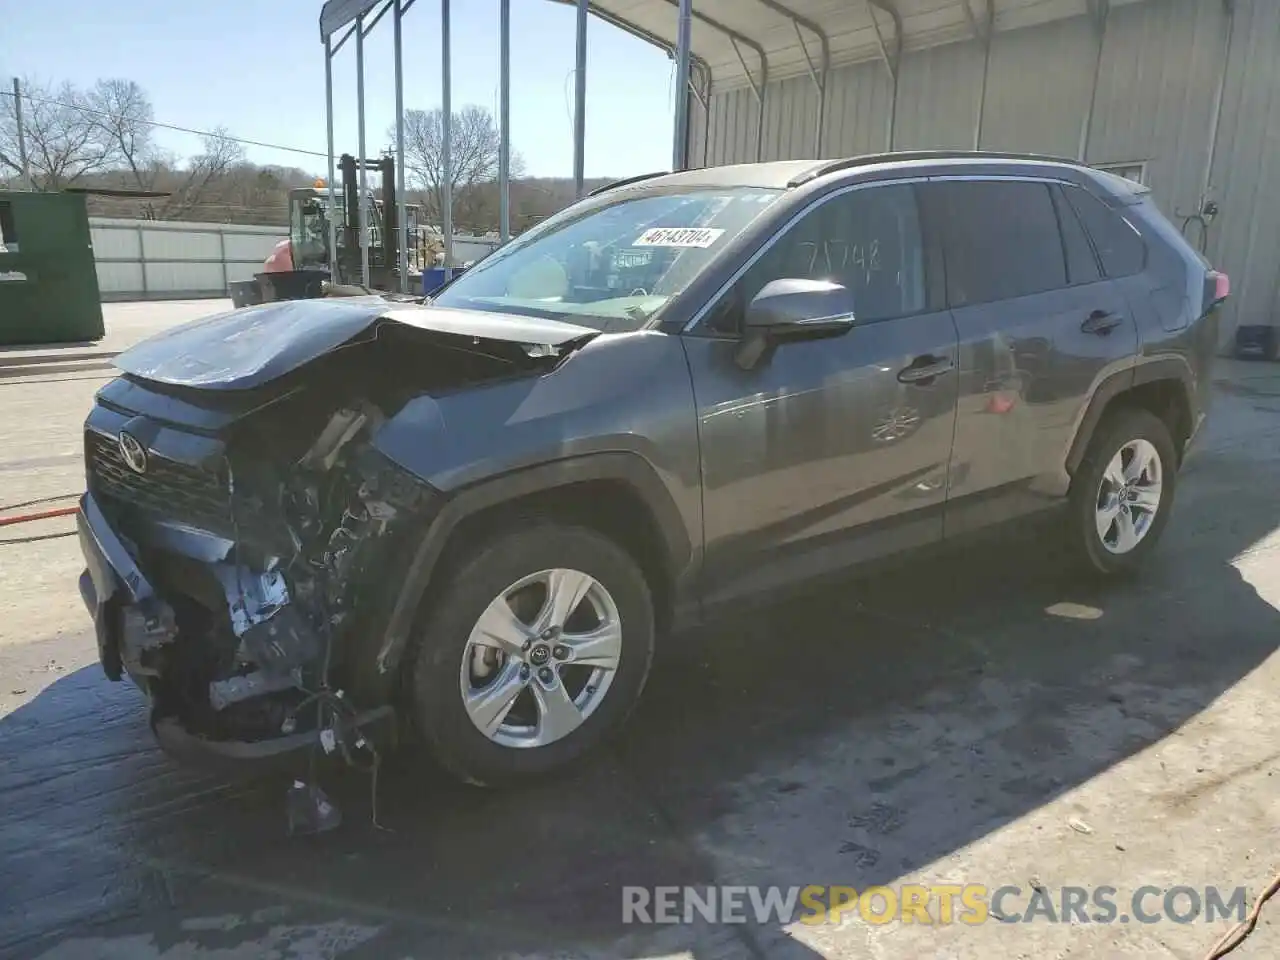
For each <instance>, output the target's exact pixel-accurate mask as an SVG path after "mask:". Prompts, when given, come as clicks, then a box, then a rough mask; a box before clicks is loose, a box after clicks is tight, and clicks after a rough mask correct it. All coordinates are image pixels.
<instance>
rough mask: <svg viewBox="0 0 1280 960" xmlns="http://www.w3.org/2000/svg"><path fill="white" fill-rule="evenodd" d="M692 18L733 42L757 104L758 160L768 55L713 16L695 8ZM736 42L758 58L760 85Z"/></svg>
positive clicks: (670, 0)
mask: <svg viewBox="0 0 1280 960" xmlns="http://www.w3.org/2000/svg"><path fill="white" fill-rule="evenodd" d="M667 3H669V4H671V5H672V6H673V7H676V8H677V9H678V8H679V5H680V0H667ZM693 19H694V20H697V21H698V22H700V23H703V24H706V25H707V26H708V27H710V28H711V29H712V30H715V31H716V32H717V33H720V34H723V35H724V36H726V37H728V38H729V41H730V43H732V44H733V52H734V53H735V54H737V56H738V62H739V63H741V64H742V69H743V72H744V73H746V75H747V82H748V83H750V84H751V89H752V90H754V91H755V95H756V101H757V103H758V104H759V122H758V124H757V127H756V159H757V160H760V159H762V157H763V153H764V105H765V94H766V92H767V89H766V88H767V87H768V85H769V57H768V54H766V53H765V51H764V47H763V46H761V45H760V44H759V43H758V42H756V41H755V40H752V39H751V38H750V37H748V36H746V35H745V34H743V33H739V32H738V31H737V30H735V29H733V27H730V26H727V25H726V24H723V23H721V22H720V21H719V20H716V19H715V18H713V17H709V16H707V15H706V14H705V13H699V12H698V11H697V10H696V9H695V10H694V11H693ZM738 44H742V45H743V46H744V47H749V48H750V49H751V50H753V51H754V52H755V55H756V56H757V57H759V58H760V86H759V87H757V86H756V84H755V81H754V80H752V78H751V71H750V70H748V69H747V63H746V61H745V60H744V59H743V57H742V51H741V50H739V49H738Z"/></svg>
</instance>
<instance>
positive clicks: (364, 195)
mask: <svg viewBox="0 0 1280 960" xmlns="http://www.w3.org/2000/svg"><path fill="white" fill-rule="evenodd" d="M356 125H357V131H356V141H357V143H358V149H359V150H360V156H359V158H358V159H357V166H358V168H359V170H360V282H361V283H363V284H364V285H365V286H366V287H367V286H370V283H369V191H368V189H367V179H366V176H365V169H364V157H365V151H364V15H363V14H361V15H360V16H358V17H356Z"/></svg>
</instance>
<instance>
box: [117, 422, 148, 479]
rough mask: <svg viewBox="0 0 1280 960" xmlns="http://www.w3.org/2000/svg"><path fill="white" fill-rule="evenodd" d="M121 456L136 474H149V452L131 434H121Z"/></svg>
mask: <svg viewBox="0 0 1280 960" xmlns="http://www.w3.org/2000/svg"><path fill="white" fill-rule="evenodd" d="M120 456H121V458H122V459H123V460H124V462H125V464H126V465H127V466H128V467H129V469H130V470H132V471H133V472H134V473H146V472H147V451H146V449H145V448H144V447H143V446H142V444H141V443H139V442H138V438H137V437H135V436H134V435H133V434H131V433H124V432H123V431H122V432H121V433H120Z"/></svg>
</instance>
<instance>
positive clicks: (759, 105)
mask: <svg viewBox="0 0 1280 960" xmlns="http://www.w3.org/2000/svg"><path fill="white" fill-rule="evenodd" d="M729 43H730V45H731V46H732V47H733V52H734V53H735V54H736V55H737V57H738V62H739V63H740V64H742V72H743V73H745V74H746V75H747V83H749V84H751V92H752V93H754V94H755V97H756V111H757V120H756V159H757V160H759V159H760V157H761V153H762V152H763V146H764V93H765V89H764V88H765V84H767V83H768V82H769V62H768V61H767V60H766V59H765V58H764V57H763V55H762V56H761V58H760V83H759V84H757V83H756V81H755V78H754V77H753V76H751V70H750V68H749V67H748V66H747V60H746V57H744V56H743V55H742V48H741V47H739V46H738V40H737V38H736V37H730V38H729Z"/></svg>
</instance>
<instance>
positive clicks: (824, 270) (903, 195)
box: [708, 184, 925, 333]
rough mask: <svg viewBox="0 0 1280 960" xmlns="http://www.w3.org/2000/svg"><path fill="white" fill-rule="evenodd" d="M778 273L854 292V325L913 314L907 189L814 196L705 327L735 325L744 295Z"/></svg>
mask: <svg viewBox="0 0 1280 960" xmlns="http://www.w3.org/2000/svg"><path fill="white" fill-rule="evenodd" d="M780 279H810V280H832V281H835V282H836V283H840V284H843V285H844V286H845V287H847V288H848V289H849V290H850V291H852V293H853V302H854V316H855V318H856V320H857V322H858V323H876V322H878V321H881V320H889V319H892V318H894V317H901V316H907V315H909V314H914V313H920V312H921V311H922V310H924V308H925V282H924V244H923V242H922V240H921V234H920V216H919V211H918V209H917V207H916V199H915V191H914V189H913V188H912V187H910V186H907V185H905V184H903V185H886V186H874V187H866V188H864V189H861V190H851V191H849V192H848V193H845V194H841V195H840V196H837V197H833V198H831V199H830V200H827V201H825V202H822V201H819V202H818V204H817V205H816V206H815V207H814V208H813V209H811V210H810V211H809V212H808V213H807V214H805V215H804V216H803V217H802V218H801V219H800V220H799V221H798V222H797V223H795V224H794V225H793V226H792V227H791V228H790V229H789V230H788V231H787V232H786V233H785V234H783V235H782V236H781V237H779V238H778V239H777V240H776V241H775V242H774V244H773V246H772V247H770V248H768V250H767V251H766V252H765V254H764V255H763V256H762V257H761V258H760V259H759V260H757V261H756V262H755V263H754V264H752V265H751V267H750V268H748V270H747V272H746V273H744V274H743V275H742V277H741V278H740V279H739V280H738V282H737V283H736V284H734V286H733V289H732V290H731V291H730V292H729V294H728V295H727V296H726V297H725V299H724V301H723V302H721V303H719V304H717V305H716V307H715V308H714V309H713V310H712V312H711V314H710V317H709V320H708V325H709V326H710V327H711V328H712V329H714V330H716V331H718V332H721V333H728V332H733V331H736V330H738V329H739V328H740V325H741V322H742V315H743V312H744V311H745V309H746V306H747V304H749V303H750V302H751V299H752V298H753V297H754V296H755V295H756V294H757V293H759V292H760V289H761V288H762V287H763V286H764V285H765V284H766V283H768V282H769V281H771V280H780Z"/></svg>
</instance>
